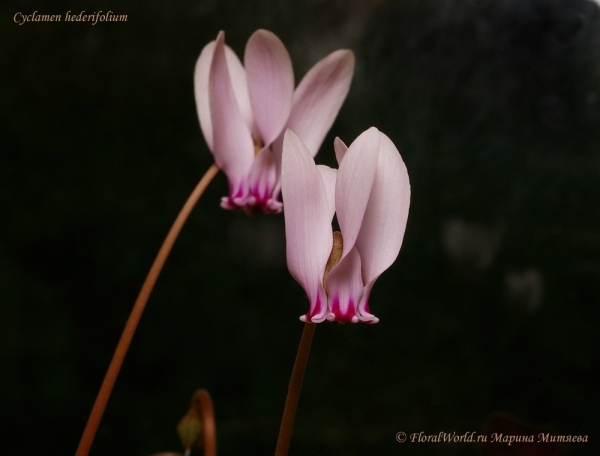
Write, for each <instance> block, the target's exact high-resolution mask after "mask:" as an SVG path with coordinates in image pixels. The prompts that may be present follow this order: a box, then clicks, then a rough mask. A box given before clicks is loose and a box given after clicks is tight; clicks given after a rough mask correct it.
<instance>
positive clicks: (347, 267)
mask: <svg viewBox="0 0 600 456" xmlns="http://www.w3.org/2000/svg"><path fill="white" fill-rule="evenodd" d="M325 288H326V289H327V296H328V299H327V307H328V314H327V320H329V321H334V320H336V321H341V322H346V323H357V322H358V321H359V319H358V317H357V315H356V309H357V306H358V304H359V302H360V300H361V298H362V293H363V288H364V286H363V282H362V277H361V269H360V255H359V253H358V250H356V247H354V248H352V249H351V250H350V252H348V255H346V257H344V258H342V259H341V260H340V262H339V263H338V264H336V265H335V266H334V267H333V268H332V269H331V271H330V272H329V275H328V276H327V281H326V283H325Z"/></svg>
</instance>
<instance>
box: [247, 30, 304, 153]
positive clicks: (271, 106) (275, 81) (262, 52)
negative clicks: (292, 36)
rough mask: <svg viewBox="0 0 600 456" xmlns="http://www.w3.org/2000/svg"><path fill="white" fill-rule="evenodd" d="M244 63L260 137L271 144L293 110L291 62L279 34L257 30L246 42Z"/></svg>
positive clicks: (265, 143) (292, 72)
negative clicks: (278, 36)
mask: <svg viewBox="0 0 600 456" xmlns="http://www.w3.org/2000/svg"><path fill="white" fill-rule="evenodd" d="M244 65H245V67H246V77H247V79H248V91H249V94H250V102H251V106H252V113H253V115H254V122H255V124H256V128H257V129H258V131H259V133H260V138H258V139H261V140H262V141H263V143H264V145H269V144H271V143H272V142H273V141H274V140H275V138H277V136H279V134H280V133H281V132H282V130H283V127H284V126H285V124H286V122H287V119H288V117H289V115H290V110H291V109H292V97H293V94H294V71H293V69H292V61H291V59H290V56H289V54H288V52H287V50H286V49H285V46H284V45H283V43H282V42H281V40H280V39H279V38H277V36H275V35H274V34H273V33H271V32H269V31H267V30H257V31H256V32H254V33H253V34H252V36H251V37H250V39H249V40H248V44H247V45H246V52H245V54H244Z"/></svg>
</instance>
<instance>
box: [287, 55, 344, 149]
mask: <svg viewBox="0 0 600 456" xmlns="http://www.w3.org/2000/svg"><path fill="white" fill-rule="evenodd" d="M353 73H354V54H353V53H352V51H348V50H340V51H335V52H332V53H331V54H329V55H328V56H327V57H325V58H324V59H322V60H320V61H319V62H317V64H316V65H315V66H313V67H312V68H311V69H310V70H309V71H308V73H306V75H305V76H304V78H303V79H302V81H300V84H298V87H297V88H296V91H295V92H294V103H293V105H292V112H291V114H290V119H289V120H288V123H287V127H288V128H290V129H291V130H293V131H295V132H296V134H297V135H298V136H299V137H300V139H301V140H302V142H303V143H304V144H305V145H306V147H307V148H308V150H310V152H311V153H312V156H313V157H314V156H315V155H317V152H318V151H319V147H321V144H322V143H323V139H325V135H327V132H328V131H329V129H330V128H331V125H333V121H334V120H335V117H336V116H337V113H338V112H339V110H340V108H341V106H342V103H343V102H344V100H345V99H346V95H347V94H348V89H349V88H350V82H351V81H352V75H353Z"/></svg>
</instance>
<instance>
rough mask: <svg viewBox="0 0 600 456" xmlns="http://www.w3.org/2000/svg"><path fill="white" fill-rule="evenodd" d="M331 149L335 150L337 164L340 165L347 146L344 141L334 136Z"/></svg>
mask: <svg viewBox="0 0 600 456" xmlns="http://www.w3.org/2000/svg"><path fill="white" fill-rule="evenodd" d="M333 150H335V158H336V160H337V162H338V166H340V164H341V163H342V159H343V158H344V155H346V151H347V150H348V146H347V145H346V144H344V141H342V140H341V139H340V138H338V137H337V136H336V138H335V139H334V140H333Z"/></svg>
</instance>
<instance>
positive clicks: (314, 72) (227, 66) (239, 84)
mask: <svg viewBox="0 0 600 456" xmlns="http://www.w3.org/2000/svg"><path fill="white" fill-rule="evenodd" d="M353 72H354V54H353V53H352V51H349V50H339V51H335V52H333V53H331V54H329V55H328V56H327V57H325V58H324V59H322V60H321V61H319V62H318V63H317V64H316V65H315V66H314V67H312V68H311V69H310V71H309V72H308V73H307V74H306V76H305V77H304V78H303V79H302V81H301V82H300V84H299V85H298V87H297V88H296V90H295V91H294V73H293V70H292V63H291V60H290V56H289V54H288V52H287V50H286V49H285V46H284V45H283V43H282V42H281V41H280V40H279V38H277V37H276V36H275V35H274V34H273V33H271V32H269V31H267V30H258V31H256V32H255V33H254V34H253V35H252V36H251V37H250V39H249V40H248V43H247V44H246V50H245V54H244V66H242V64H241V62H240V60H239V59H238V58H237V56H236V55H235V53H234V52H233V51H232V50H231V49H230V48H229V47H228V46H226V45H225V34H224V32H219V35H218V36H217V39H216V41H212V42H210V43H209V44H207V45H206V46H205V47H204V49H203V50H202V52H201V53H200V57H199V58H198V61H197V63H196V69H195V74H194V92H195V98H196V107H197V110H198V117H199V119H200V128H201V129H202V133H203V134H204V138H205V139H206V143H207V144H208V147H209V148H210V150H211V151H212V153H213V155H214V157H215V162H216V164H217V166H218V167H219V168H221V169H222V170H223V171H224V172H225V174H226V175H227V178H228V180H229V196H226V197H223V198H222V199H221V207H223V208H224V209H237V210H239V209H244V210H246V211H247V212H248V213H252V212H254V211H255V210H259V211H261V212H264V213H278V212H281V207H282V204H281V202H280V201H279V192H280V189H281V182H280V181H281V179H280V176H281V150H282V143H283V132H284V131H285V130H284V129H285V128H292V129H294V131H296V132H297V134H298V135H299V136H300V138H302V141H304V143H305V144H306V146H307V147H308V149H309V150H310V152H311V154H312V155H313V156H314V155H316V153H317V151H318V149H319V147H320V146H321V143H322V142H323V139H324V138H325V135H326V134H327V132H328V131H329V129H330V128H331V125H332V124H333V121H334V120H335V117H336V116H337V113H338V111H339V109H340V107H341V105H342V103H343V102H344V99H345V98H346V95H347V93H348V89H349V87H350V82H351V80H352V74H353Z"/></svg>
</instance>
